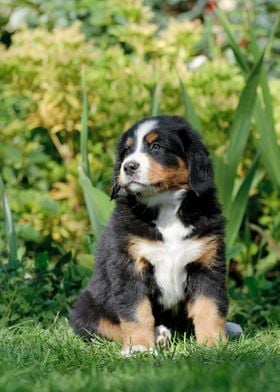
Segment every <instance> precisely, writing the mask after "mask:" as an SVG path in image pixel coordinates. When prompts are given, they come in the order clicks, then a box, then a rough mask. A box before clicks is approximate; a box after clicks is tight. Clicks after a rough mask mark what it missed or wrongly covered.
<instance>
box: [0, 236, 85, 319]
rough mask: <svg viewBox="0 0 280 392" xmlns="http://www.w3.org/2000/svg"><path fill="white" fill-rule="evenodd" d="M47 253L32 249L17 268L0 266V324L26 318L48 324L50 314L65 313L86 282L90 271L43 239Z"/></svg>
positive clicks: (51, 315)
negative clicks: (29, 255)
mask: <svg viewBox="0 0 280 392" xmlns="http://www.w3.org/2000/svg"><path fill="white" fill-rule="evenodd" d="M45 241H46V243H45V245H44V247H45V248H47V249H48V252H46V251H43V252H42V251H41V252H40V250H39V249H37V250H36V255H34V258H32V259H31V258H29V259H27V258H25V260H24V262H20V263H19V264H18V265H17V268H16V269H15V268H11V267H12V266H10V265H9V264H3V265H1V266H0V267H1V269H0V295H1V304H0V325H13V324H16V323H19V322H22V321H24V320H27V319H30V318H32V319H34V320H36V321H38V322H39V321H40V322H41V323H42V324H43V325H48V324H50V323H51V322H52V321H53V319H54V317H55V316H56V317H58V316H67V314H68V309H69V306H71V305H72V304H73V302H74V300H75V299H76V297H77V295H78V293H79V292H80V291H81V288H82V287H83V286H84V285H85V284H86V281H87V279H88V277H89V274H90V273H91V271H90V270H89V269H85V268H84V267H82V266H81V265H79V264H77V263H75V262H74V260H73V256H72V255H71V253H70V252H69V253H65V252H63V251H62V250H60V249H58V248H57V247H56V246H54V245H52V243H51V242H50V241H49V240H48V239H46V240H45Z"/></svg>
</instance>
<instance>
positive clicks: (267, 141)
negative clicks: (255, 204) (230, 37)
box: [249, 20, 280, 187]
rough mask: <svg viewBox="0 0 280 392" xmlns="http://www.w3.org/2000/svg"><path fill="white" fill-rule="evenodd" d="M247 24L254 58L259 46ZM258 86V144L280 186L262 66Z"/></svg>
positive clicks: (279, 151) (279, 153) (279, 156)
mask: <svg viewBox="0 0 280 392" xmlns="http://www.w3.org/2000/svg"><path fill="white" fill-rule="evenodd" d="M278 24H279V20H276V22H275V23H274V26H273V27H272V29H271V33H270V36H269V39H268V42H267V45H266V46H269V44H270V42H271V41H272V39H273V37H274V35H275V32H276V30H277V26H278ZM249 26H250V29H249V31H250V38H251V48H252V52H253V54H254V57H255V58H256V57H257V56H259V53H260V48H259V46H258V43H257V38H256V35H255V31H254V28H253V26H252V23H251V22H250V23H249ZM260 86H261V91H262V97H263V100H262V102H263V105H264V108H263V105H262V103H261V101H260V100H259V99H258V100H257V102H256V109H255V118H256V127H257V130H258V132H259V134H260V135H261V143H260V146H261V150H262V155H263V161H264V164H265V166H266V169H267V171H268V173H269V175H270V177H271V179H272V180H273V182H274V183H275V184H276V186H278V187H280V171H279V167H280V148H279V146H278V144H277V136H276V129H275V120H274V114H273V105H272V98H271V95H270V91H269V84H268V75H267V71H266V69H265V68H264V67H263V69H262V72H261V76H260Z"/></svg>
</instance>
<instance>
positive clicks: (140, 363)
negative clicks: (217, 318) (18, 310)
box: [0, 321, 280, 392]
mask: <svg viewBox="0 0 280 392" xmlns="http://www.w3.org/2000/svg"><path fill="white" fill-rule="evenodd" d="M279 382H280V330H279V329H274V330H269V331H262V332H259V333H257V334H255V335H252V336H245V337H243V338H242V339H240V341H232V342H230V343H228V345H227V346H225V347H218V348H211V349H206V348H201V347H198V346H197V345H196V344H195V342H194V341H193V339H191V340H185V341H184V340H183V339H181V340H175V341H174V342H172V345H171V347H170V349H169V350H164V351H161V352H159V354H158V355H157V356H156V357H155V356H152V355H143V354H139V355H138V356H137V357H136V358H133V359H131V358H130V359H125V358H121V357H120V356H119V346H118V344H116V343H111V342H107V341H104V340H101V339H97V340H95V341H94V342H93V343H91V344H87V343H84V342H83V341H81V340H80V339H79V338H78V337H77V336H74V334H73V333H72V332H71V330H70V329H69V327H68V325H67V323H65V322H61V321H60V322H59V323H58V324H55V325H53V326H51V327H50V328H48V329H42V328H40V327H39V326H34V324H33V323H24V324H22V325H20V326H15V327H11V328H5V329H4V328H3V329H1V330H0V390H1V391H2V392H4V391H9V392H13V391H17V392H18V391H28V392H32V391H40V392H41V391H71V392H72V391H86V392H89V391H114V392H115V391H133V392H137V391H145V392H147V391H161V392H162V391H172V392H173V391H175V392H176V391H189V392H190V391H238V392H239V391H252V392H253V391H254V392H255V391H262V392H263V391H264V390H265V392H268V391H273V392H275V391H277V390H278V387H279Z"/></svg>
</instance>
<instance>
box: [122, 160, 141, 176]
mask: <svg viewBox="0 0 280 392" xmlns="http://www.w3.org/2000/svg"><path fill="white" fill-rule="evenodd" d="M138 167H139V163H137V162H136V161H129V162H126V164H125V165H124V167H123V170H124V171H125V173H126V174H128V175H130V176H131V175H132V174H134V173H135V172H136V170H137V169H138Z"/></svg>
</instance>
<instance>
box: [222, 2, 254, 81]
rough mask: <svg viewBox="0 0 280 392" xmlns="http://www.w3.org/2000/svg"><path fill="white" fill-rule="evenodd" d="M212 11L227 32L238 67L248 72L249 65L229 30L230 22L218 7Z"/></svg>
mask: <svg viewBox="0 0 280 392" xmlns="http://www.w3.org/2000/svg"><path fill="white" fill-rule="evenodd" d="M214 12H215V14H216V16H217V18H218V19H219V21H220V23H221V25H222V26H223V28H224V30H225V32H226V34H227V38H228V41H229V43H230V46H231V48H232V50H233V52H234V55H235V58H236V60H237V62H238V64H239V66H240V68H241V69H242V70H243V72H245V74H247V73H248V72H249V67H248V65H247V62H246V61H245V59H244V56H243V54H242V52H241V50H240V49H239V46H238V44H237V42H236V40H235V38H234V35H233V33H232V31H231V27H230V24H229V22H228V20H227V18H226V16H225V15H224V13H223V12H222V11H221V10H220V9H219V8H216V9H215V11H214Z"/></svg>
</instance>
